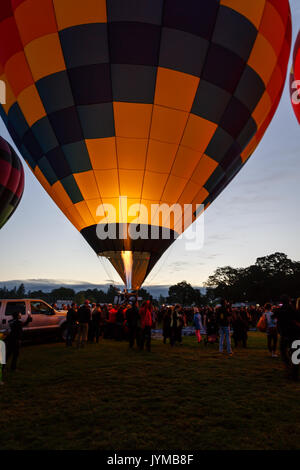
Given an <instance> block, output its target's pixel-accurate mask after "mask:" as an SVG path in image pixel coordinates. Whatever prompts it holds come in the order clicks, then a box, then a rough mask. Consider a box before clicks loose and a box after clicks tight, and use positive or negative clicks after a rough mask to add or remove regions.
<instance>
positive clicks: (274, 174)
mask: <svg viewBox="0 0 300 470" xmlns="http://www.w3.org/2000/svg"><path fill="white" fill-rule="evenodd" d="M290 4H291V9H292V16H293V44H294V41H295V38H296V35H297V33H298V30H299V28H300V5H299V0H291V1H290ZM290 59H291V58H290ZM289 70H290V65H289ZM0 134H1V135H2V136H3V137H4V138H6V139H8V140H9V142H10V143H12V141H11V139H10V137H9V135H8V133H7V131H6V129H5V127H4V125H3V123H2V122H1V124H0ZM299 143H300V129H299V125H298V123H297V121H296V118H295V116H294V114H293V110H292V107H291V103H290V97H289V86H288V80H287V81H286V86H285V89H284V93H283V96H282V99H281V102H280V105H279V108H278V110H277V113H276V115H275V117H274V119H273V121H272V123H271V125H270V127H269V129H268V130H267V132H266V134H265V136H264V138H263V140H262V142H261V143H260V145H259V147H258V148H257V150H256V151H255V153H254V154H253V155H252V157H251V158H250V160H249V161H248V163H247V164H246V166H245V167H244V168H243V169H242V171H241V172H240V173H239V174H238V175H237V177H236V178H235V179H234V180H233V181H232V182H231V184H230V185H229V186H228V187H227V188H226V189H225V191H224V192H223V193H222V194H221V195H220V196H219V197H218V198H217V200H216V201H215V202H214V203H213V204H212V205H211V206H210V207H209V209H208V210H207V211H206V213H205V243H204V247H203V249H202V250H198V251H196V252H195V251H193V252H187V251H186V250H185V246H184V241H183V240H177V241H176V242H175V243H174V244H173V246H172V247H171V248H170V249H169V250H168V251H167V252H166V253H165V254H164V256H163V257H162V258H161V260H160V261H159V263H158V264H157V265H156V267H155V268H154V270H153V271H152V272H151V274H150V276H149V277H148V279H147V280H146V283H145V286H147V284H152V285H170V284H174V283H177V282H180V281H182V280H186V281H188V282H190V283H191V284H193V285H202V284H203V283H204V282H205V281H206V280H207V278H208V276H209V275H210V274H212V273H213V272H214V270H215V269H216V268H217V267H220V266H226V265H231V266H234V267H243V266H247V265H250V264H252V263H254V262H255V260H256V258H257V257H260V256H265V255H268V254H271V253H274V252H275V251H280V252H284V253H286V254H287V255H288V256H289V257H290V258H292V259H294V260H298V261H300V246H299V233H300V217H299V204H300V151H299ZM23 164H24V167H25V173H26V175H25V176H26V184H25V193H24V196H23V199H22V201H21V203H20V205H19V207H18V209H17V211H16V212H15V214H14V216H13V217H12V218H11V220H10V221H9V222H8V223H7V224H6V226H4V228H2V229H1V231H0V259H1V270H0V281H7V280H12V279H23V280H26V279H53V280H62V282H64V283H66V282H73V281H84V282H91V283H99V284H103V283H106V282H110V280H111V279H114V280H115V281H116V282H118V283H119V282H120V279H119V277H118V275H117V274H116V273H115V272H114V270H113V268H112V267H110V266H109V264H108V262H104V261H99V259H98V258H97V256H96V255H95V253H94V252H93V251H92V249H91V248H90V247H89V246H88V244H87V243H86V241H85V240H84V239H83V237H82V236H81V235H80V233H78V232H77V230H76V229H75V228H74V227H73V225H72V224H71V223H70V222H69V221H68V220H67V219H66V217H65V216H64V214H62V212H61V211H60V210H59V209H58V207H57V206H56V205H55V203H54V202H53V201H52V199H51V198H50V197H49V196H48V194H47V193H46V192H45V191H44V189H43V188H42V186H41V185H40V183H39V182H38V181H37V180H36V179H35V177H34V176H33V175H32V173H31V171H30V170H29V169H28V167H27V166H26V163H25V162H24V160H23ZM196 223H197V222H196Z"/></svg>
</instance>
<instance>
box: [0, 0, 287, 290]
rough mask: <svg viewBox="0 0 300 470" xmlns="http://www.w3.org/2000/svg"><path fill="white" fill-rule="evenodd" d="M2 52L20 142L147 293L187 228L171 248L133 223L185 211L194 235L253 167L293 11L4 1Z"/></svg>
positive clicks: (99, 246)
mask: <svg viewBox="0 0 300 470" xmlns="http://www.w3.org/2000/svg"><path fill="white" fill-rule="evenodd" d="M0 41H1V49H0V79H1V80H3V81H4V82H5V83H6V88H7V103H6V104H5V105H3V107H2V108H1V116H2V117H3V119H4V122H5V123H6V125H7V128H8V130H9V132H10V133H11V136H12V138H13V139H14V141H15V143H16V145H17V146H18V148H19V150H20V152H21V153H22V155H23V156H24V158H25V160H26V161H27V163H28V165H29V166H30V168H31V169H32V170H33V172H34V174H35V175H36V177H37V178H38V180H39V181H40V182H41V184H42V185H43V187H44V188H45V189H46V190H47V191H48V193H49V194H50V196H51V197H52V198H53V199H54V200H55V201H56V203H57V205H58V206H59V207H60V209H61V210H62V211H63V212H64V213H65V215H66V216H67V217H68V218H69V220H70V221H71V222H72V223H73V224H74V225H75V227H76V228H77V229H78V230H79V231H81V233H82V234H83V236H84V237H85V238H86V240H87V241H88V243H89V244H90V245H91V246H92V248H93V249H94V250H95V251H96V253H97V254H106V256H109V258H110V259H111V260H112V263H113V265H114V266H115V267H117V270H118V271H119V272H120V273H121V275H122V276H123V278H124V273H123V271H122V269H123V267H122V266H123V264H122V257H121V252H122V251H124V250H125V251H128V250H131V251H133V252H134V253H135V255H134V257H133V273H134V276H133V277H134V279H133V284H134V285H135V286H137V285H140V284H141V282H142V281H143V279H144V278H145V276H146V275H147V274H148V273H149V272H150V270H151V269H152V267H153V266H154V264H155V263H156V262H157V260H158V259H159V257H160V256H161V255H162V253H163V252H164V251H165V250H166V249H167V248H168V246H170V244H171V243H172V242H173V240H174V238H176V236H177V235H178V234H180V233H181V232H182V230H183V229H184V227H183V224H182V220H180V217H179V218H178V217H177V215H176V214H175V215H172V217H171V220H170V221H168V220H167V219H168V216H164V217H160V219H159V221H158V224H159V226H160V232H159V239H158V240H156V239H153V240H152V239H151V237H150V239H149V240H141V239H135V238H134V235H133V234H132V233H131V232H130V233H129V234H128V235H129V236H128V238H127V239H123V235H124V231H125V232H126V231H127V230H128V224H129V223H132V224H133V225H135V226H136V228H140V227H144V228H146V229H147V230H150V229H151V223H152V221H151V219H150V215H151V205H152V204H156V205H159V204H167V205H173V204H176V203H177V204H179V205H180V207H181V208H182V209H184V205H186V204H193V212H192V214H191V215H189V218H188V221H189V224H191V223H193V222H194V221H195V219H196V218H197V216H198V212H196V207H197V204H201V203H203V204H204V205H205V207H208V206H209V204H211V202H212V201H213V200H214V199H215V198H216V197H217V196H218V194H219V193H220V192H221V191H222V190H223V189H224V188H225V187H226V185H227V184H228V183H229V182H230V181H231V179H232V178H233V177H234V176H235V175H236V174H237V172H238V171H239V170H240V169H241V168H242V166H243V165H244V163H245V161H246V160H247V159H248V158H249V156H250V155H251V154H252V153H253V151H254V150H255V148H256V147H257V145H258V143H259V142H260V140H261V138H262V137H263V134H264V132H265V130H266V129H267V127H268V125H269V123H270V121H271V119H272V117H273V115H274V113H275V111H276V108H277V106H278V103H279V100H280V97H281V94H282V89H283V86H284V82H285V78H286V69H287V63H288V58H289V52H290V43H291V17H290V8H289V2H288V0H255V1H253V0H243V1H240V0H188V1H187V0H151V2H150V1H149V0H139V1H138V2H136V0H85V1H84V2H83V1H79V0H1V10H0ZM125 196H126V197H127V198H128V201H127V203H128V205H130V204H134V206H133V207H132V211H131V213H129V212H126V208H125V206H122V207H120V206H119V197H125ZM122 201H123V202H124V199H122ZM141 204H143V206H142V205H141ZM109 207H112V208H113V210H109ZM147 210H148V212H147ZM114 221H116V223H117V225H118V226H117V235H116V239H113V238H107V239H106V240H102V239H99V236H98V235H97V233H96V227H97V224H99V223H100V224H101V227H100V228H102V229H104V228H105V227H110V226H111V224H113V222H114ZM169 222H170V227H169V228H171V234H172V237H171V239H170V240H167V239H164V236H165V235H166V233H165V230H166V229H167V228H168V224H169ZM150 231H151V230H150ZM120 266H121V268H120Z"/></svg>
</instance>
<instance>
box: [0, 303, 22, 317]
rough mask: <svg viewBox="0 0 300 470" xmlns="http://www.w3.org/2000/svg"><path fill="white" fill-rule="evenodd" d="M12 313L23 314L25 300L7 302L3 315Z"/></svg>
mask: <svg viewBox="0 0 300 470" xmlns="http://www.w3.org/2000/svg"><path fill="white" fill-rule="evenodd" d="M14 313H21V315H25V313H26V306H25V302H10V301H9V302H7V304H6V309H5V316H11V315H13V314H14Z"/></svg>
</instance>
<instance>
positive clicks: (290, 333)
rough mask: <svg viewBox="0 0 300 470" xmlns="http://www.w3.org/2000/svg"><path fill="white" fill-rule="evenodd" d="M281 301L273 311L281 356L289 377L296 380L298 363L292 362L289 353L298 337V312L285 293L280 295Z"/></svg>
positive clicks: (299, 333)
mask: <svg viewBox="0 0 300 470" xmlns="http://www.w3.org/2000/svg"><path fill="white" fill-rule="evenodd" d="M281 302H282V305H281V307H280V308H279V309H277V311H276V313H274V316H275V318H277V328H278V331H279V334H280V353H281V358H282V360H283V362H284V363H285V365H286V367H287V370H288V375H289V377H290V378H292V379H293V380H298V377H299V365H296V364H293V363H292V360H291V355H292V352H293V351H292V344H293V342H294V341H295V340H296V339H299V338H300V313H299V312H298V311H297V310H296V309H295V308H293V307H292V305H291V302H290V299H289V297H288V296H287V295H284V296H282V298H281Z"/></svg>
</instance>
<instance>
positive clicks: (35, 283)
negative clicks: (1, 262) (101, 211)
mask: <svg viewBox="0 0 300 470" xmlns="http://www.w3.org/2000/svg"><path fill="white" fill-rule="evenodd" d="M20 284H24V286H25V290H26V292H28V291H37V290H41V291H43V292H51V291H52V290H53V289H56V288H58V287H69V288H70V289H74V290H75V292H79V291H81V290H87V289H101V290H103V291H104V292H106V291H107V289H108V287H109V285H110V284H109V283H107V284H91V283H88V282H81V281H66V280H58V281H55V280H53V279H23V280H22V279H20V280H12V281H0V288H3V287H4V286H5V287H7V289H13V288H14V287H15V286H16V287H19V285H20ZM116 287H117V288H120V289H123V286H122V285H121V284H119V285H116ZM143 287H144V288H145V289H146V290H147V291H148V292H150V294H151V295H152V296H153V297H154V298H155V299H158V298H159V296H160V295H162V296H163V297H167V295H168V290H169V287H170V286H159V285H158V286H147V285H146V286H143ZM193 287H195V288H197V289H200V291H201V292H202V293H204V294H205V288H203V287H200V286H193Z"/></svg>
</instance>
